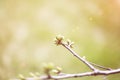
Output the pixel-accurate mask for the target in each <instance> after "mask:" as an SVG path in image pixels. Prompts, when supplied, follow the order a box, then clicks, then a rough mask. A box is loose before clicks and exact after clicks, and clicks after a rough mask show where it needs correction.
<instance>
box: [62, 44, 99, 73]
mask: <svg viewBox="0 0 120 80" xmlns="http://www.w3.org/2000/svg"><path fill="white" fill-rule="evenodd" d="M61 45H62V46H64V47H65V48H66V49H68V50H69V51H70V52H71V53H72V54H73V55H74V56H75V57H76V58H78V59H79V60H81V61H82V62H83V63H84V64H86V65H87V66H88V67H89V68H90V69H91V70H93V71H95V70H97V69H96V68H95V67H94V66H92V65H91V64H90V63H89V62H88V61H86V60H85V59H84V58H82V57H80V56H79V55H78V54H77V53H75V52H74V51H73V50H72V49H71V48H70V47H69V46H67V45H66V44H64V43H61Z"/></svg>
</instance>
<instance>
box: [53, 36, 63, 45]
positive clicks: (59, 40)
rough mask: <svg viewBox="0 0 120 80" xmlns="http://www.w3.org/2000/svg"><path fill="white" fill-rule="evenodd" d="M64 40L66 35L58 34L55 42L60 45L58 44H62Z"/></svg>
mask: <svg viewBox="0 0 120 80" xmlns="http://www.w3.org/2000/svg"><path fill="white" fill-rule="evenodd" d="M63 40H64V36H62V35H58V36H56V38H55V40H54V42H55V44H56V45H57V46H58V45H61V44H62V41H63Z"/></svg>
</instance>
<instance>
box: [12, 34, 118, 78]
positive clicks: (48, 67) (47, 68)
mask: <svg viewBox="0 0 120 80" xmlns="http://www.w3.org/2000/svg"><path fill="white" fill-rule="evenodd" d="M63 39H64V37H63V36H58V37H56V40H55V44H56V45H62V46H63V47H65V48H66V49H67V50H69V51H70V52H71V53H72V55H74V56H75V57H76V58H78V59H79V60H80V61H82V62H83V63H84V64H85V65H86V66H88V67H89V68H90V69H91V70H92V71H91V72H84V73H77V74H67V73H61V69H60V68H57V69H56V70H55V72H56V74H57V75H56V76H54V75H51V74H50V71H52V69H53V65H52V64H49V65H46V66H45V73H46V75H44V76H34V77H32V78H24V77H23V76H21V79H12V80H50V79H53V80H60V79H66V78H77V77H84V76H99V75H111V74H117V73H120V68H119V69H111V68H107V67H103V66H101V65H97V64H94V63H92V62H89V61H87V60H86V59H85V58H84V57H80V56H79V55H78V54H77V53H76V52H74V51H73V50H72V49H71V48H72V44H73V43H72V42H71V41H67V42H66V43H64V42H63ZM95 66H96V67H99V68H102V69H104V70H100V69H97V68H95ZM53 70H54V69H53Z"/></svg>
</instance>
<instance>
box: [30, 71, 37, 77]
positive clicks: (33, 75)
mask: <svg viewBox="0 0 120 80" xmlns="http://www.w3.org/2000/svg"><path fill="white" fill-rule="evenodd" d="M29 74H30V75H31V76H32V77H37V76H36V75H35V74H34V73H32V72H30V73H29Z"/></svg>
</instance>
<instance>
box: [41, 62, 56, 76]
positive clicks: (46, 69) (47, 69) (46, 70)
mask: <svg viewBox="0 0 120 80" xmlns="http://www.w3.org/2000/svg"><path fill="white" fill-rule="evenodd" d="M43 68H44V72H45V73H46V74H49V72H50V71H51V70H52V69H53V68H54V64H53V63H48V64H45V63H44V64H43Z"/></svg>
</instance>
